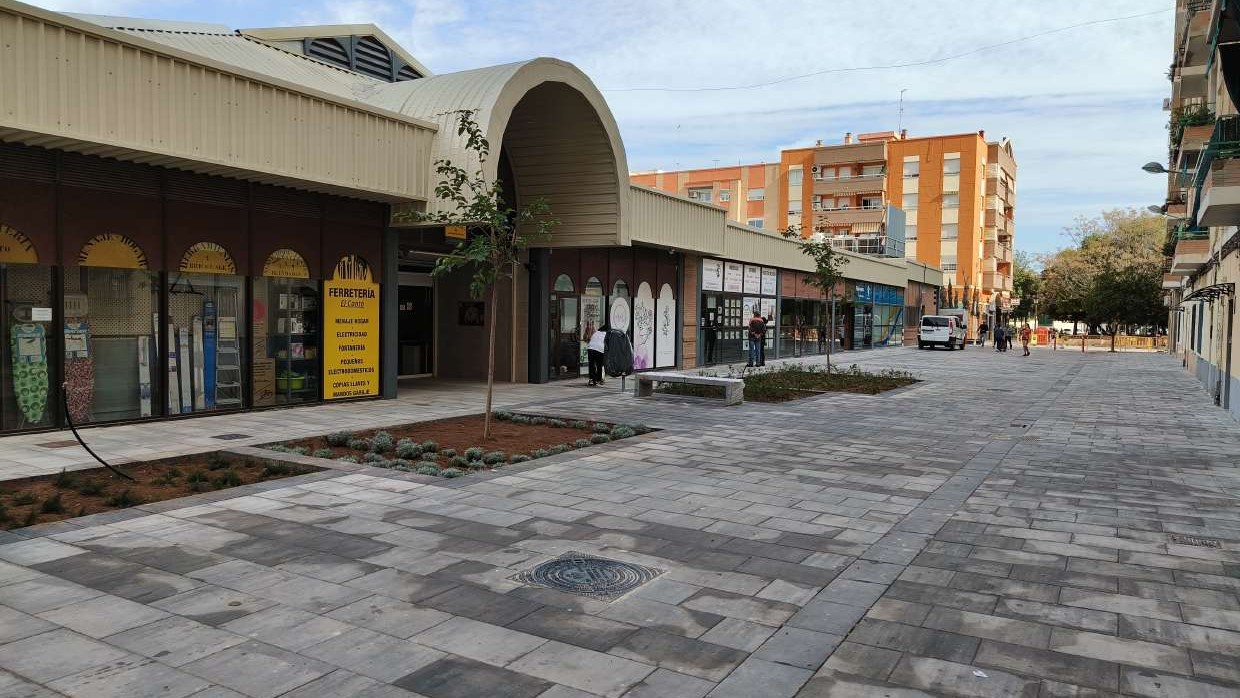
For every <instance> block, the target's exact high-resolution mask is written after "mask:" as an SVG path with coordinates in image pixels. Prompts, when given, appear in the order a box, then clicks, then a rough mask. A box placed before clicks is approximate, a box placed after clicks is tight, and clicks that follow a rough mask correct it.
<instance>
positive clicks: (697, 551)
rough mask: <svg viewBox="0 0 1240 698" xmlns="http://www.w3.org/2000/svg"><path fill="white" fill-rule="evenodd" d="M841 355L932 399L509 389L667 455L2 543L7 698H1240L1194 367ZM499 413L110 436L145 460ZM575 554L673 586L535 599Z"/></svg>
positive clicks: (1235, 552)
mask: <svg viewBox="0 0 1240 698" xmlns="http://www.w3.org/2000/svg"><path fill="white" fill-rule="evenodd" d="M845 360H846V361H847V362H853V361H856V362H857V363H859V364H862V365H863V366H864V367H866V368H871V369H879V368H899V369H905V370H910V371H913V372H914V373H916V374H917V375H918V376H919V377H921V378H923V379H924V381H923V382H922V383H919V384H918V385H916V386H913V387H911V388H908V389H904V390H900V391H896V392H893V393H889V394H886V395H882V396H873V397H871V396H856V395H831V396H825V397H819V398H813V399H806V400H802V401H798V402H794V403H785V404H780V405H762V404H754V403H746V404H744V405H742V406H739V407H723V406H721V405H720V404H718V403H716V402H712V401H703V400H680V399H675V398H670V397H658V398H655V399H650V400H638V399H636V398H633V397H631V396H629V395H627V394H623V393H621V392H620V391H619V390H591V389H586V388H581V387H578V386H563V385H561V386H550V387H546V386H514V387H506V388H504V390H502V391H501V403H503V404H504V405H505V406H508V407H510V408H517V409H521V410H525V411H528V412H536V413H543V414H556V415H565V416H572V417H587V416H588V417H592V418H601V419H608V420H614V421H621V422H642V423H646V424H648V425H651V426H655V427H658V428H659V429H660V431H658V432H655V433H652V434H647V435H644V436H641V437H638V438H635V439H630V440H625V441H623V442H619V443H616V444H608V445H604V446H599V447H596V448H591V449H587V450H583V451H580V452H570V453H566V454H563V455H560V456H555V457H552V458H549V459H546V460H539V461H536V462H535V463H534V464H532V467H527V468H524V469H521V468H517V469H513V470H512V471H509V472H506V473H503V474H502V475H500V476H499V477H493V478H489V479H484V478H476V477H467V478H462V479H460V480H454V481H445V480H436V481H434V482H428V479H426V478H414V477H409V476H404V475H402V474H400V473H393V472H391V471H384V470H369V469H368V470H364V471H360V472H351V473H345V472H337V471H326V472H322V473H315V474H311V475H306V476H301V477H298V478H293V479H290V480H285V481H278V482H274V483H266V484H263V485H255V486H249V487H244V488H239V489H238V490H233V491H230V492H225V493H213V494H211V495H206V496H203V495H200V496H199V497H197V498H191V499H189V500H179V501H173V502H163V503H159V504H154V505H148V506H144V507H139V508H137V509H132V510H125V511H121V512H115V513H111V514H104V515H96V516H92V517H87V518H85V519H78V520H75V521H71V522H66V523H62V524H54V525H48V526H43V527H40V528H39V529H38V530H33V531H32V530H26V531H23V532H19V533H17V534H3V533H0V696H6V697H7V696H30V697H40V698H41V697H44V696H59V695H67V696H82V697H89V698H107V697H109V696H117V697H120V696H124V697H131V696H167V697H170V698H179V697H182V696H194V697H195V698H225V697H234V698H236V697H238V696H250V697H254V698H274V697H275V696H286V697H288V698H317V697H321V698H328V697H337V696H362V697H367V698H379V697H384V698H395V697H398V696H404V697H406V698H408V697H410V696H425V697H427V698H480V697H484V696H485V697H497V698H498V697H514V698H518V697H530V698H533V697H535V696H540V697H542V698H587V697H589V696H607V697H610V698H618V697H621V696H623V697H625V698H655V697H666V698H700V697H702V696H712V697H725V696H727V697H740V698H758V697H761V698H779V697H782V696H798V697H802V698H810V697H818V696H884V697H888V698H913V697H915V696H926V695H952V696H985V697H991V696H1026V697H1029V698H1035V697H1046V698H1050V697H1054V698H1060V697H1063V698H1067V697H1069V696H1099V697H1101V696H1111V695H1131V696H1151V697H1153V696H1157V697H1166V696H1203V697H1204V696H1209V697H1214V696H1240V506H1238V504H1240V425H1237V424H1236V423H1235V422H1234V421H1233V420H1231V419H1230V418H1229V417H1228V416H1226V415H1225V414H1224V413H1223V412H1222V411H1220V410H1219V409H1217V408H1215V407H1213V406H1212V405H1211V404H1210V401H1209V399H1208V397H1207V396H1206V394H1205V393H1204V391H1202V390H1201V388H1200V386H1199V385H1198V384H1197V383H1196V382H1195V381H1194V380H1193V379H1191V378H1190V377H1188V376H1187V375H1186V374H1185V373H1184V372H1183V370H1182V368H1181V367H1180V365H1179V363H1178V362H1176V361H1175V359H1173V358H1170V357H1167V356H1165V355H1156V354H1121V355H1110V354H1106V353H1091V354H1088V355H1082V354H1080V353H1077V352H1058V353H1052V352H1049V351H1046V350H1036V351H1035V353H1034V355H1033V356H1032V357H1030V358H1028V359H1023V358H1021V357H1020V356H1019V355H1018V354H1017V353H1009V354H1005V355H1000V354H997V353H995V352H993V351H991V350H988V349H987V350H979V349H977V348H970V350H968V351H964V352H945V351H935V352H919V351H916V350H912V349H889V350H883V351H875V352H870V353H865V354H854V355H848V356H847V357H845ZM609 385H610V384H609ZM478 395H479V393H478V392H477V390H476V389H475V388H469V389H467V388H460V389H457V390H452V389H449V388H446V387H444V386H442V385H437V384H427V386H426V389H425V390H420V389H419V387H418V386H414V387H412V388H410V389H408V390H407V391H406V392H405V393H404V394H403V396H402V399H401V400H398V401H388V402H379V403H368V404H364V405H349V406H339V405H338V406H329V407H316V408H312V409H307V410H300V411H280V412H267V413H258V414H250V415H238V416H234V417H219V418H209V419H204V420H191V421H183V422H178V423H175V424H157V425H142V426H140V427H138V426H135V427H117V428H112V429H100V430H91V432H89V433H88V434H87V436H88V438H90V439H91V440H92V441H94V440H96V439H101V440H104V442H105V443H106V445H105V446H104V447H103V450H105V451H107V450H108V449H112V451H111V452H112V453H114V454H121V453H127V454H128V455H130V456H131V457H141V454H142V453H147V452H148V451H141V450H136V449H151V450H150V451H149V453H165V452H172V451H177V450H178V449H181V452H184V451H185V450H194V449H197V450H202V449H205V448H214V447H219V445H220V444H218V442H214V441H212V438H211V437H212V436H213V435H216V434H218V433H222V431H223V430H225V429H227V430H230V431H244V432H245V433H250V434H252V435H254V436H255V437H261V435H262V434H263V432H258V431H256V430H257V429H262V428H266V429H268V432H266V437H265V438H254V439H251V440H248V441H243V442H244V443H251V442H254V441H261V440H265V439H270V438H272V437H273V436H274V435H275V434H276V433H278V434H279V435H280V436H284V437H292V436H296V435H300V434H304V433H312V432H315V431H318V432H322V431H326V430H328V429H332V428H338V426H339V425H341V424H342V423H347V424H353V425H356V426H363V425H368V426H378V425H382V424H392V423H401V422H408V421H412V420H415V419H425V418H428V417H431V416H446V414H448V413H450V412H454V411H456V413H464V412H468V411H474V410H476V407H474V404H475V403H473V402H471V400H474V399H476V398H477V397H478ZM436 404H439V405H440V407H437V406H436ZM291 416H297V421H298V422H299V423H300V424H302V425H303V426H302V427H300V428H296V429H294V428H291V427H289V426H288V424H289V422H290V417H291ZM303 417H304V418H303ZM213 420H218V421H215V422H214V423H212V422H213ZM161 430H167V433H169V434H174V436H171V437H162V438H165V439H166V441H165V442H164V444H163V445H158V444H157V443H155V442H157V441H159V439H160V438H161V437H160V436H159V434H160V433H161ZM193 430H199V431H197V432H196V435H194V434H192V433H190V432H193ZM137 436H141V439H140V442H141V443H138V444H135V445H130V444H128V443H127V439H134V438H135V437H137ZM62 438H63V437H62V436H61V435H59V434H57V435H47V434H42V435H34V436H23V437H18V438H15V439H0V459H3V460H4V462H5V464H6V465H7V466H8V467H9V468H10V472H17V471H19V470H22V469H23V468H25V469H28V468H31V467H35V466H36V465H38V466H39V467H54V468H56V469H58V468H59V467H66V466H67V467H74V466H75V465H78V464H79V463H78V458H77V456H76V455H65V456H56V451H57V450H59V449H49V448H46V447H41V446H38V445H37V444H39V443H42V442H48V441H55V440H58V439H62ZM188 438H195V439H197V440H195V441H193V442H187V441H186V439H188ZM40 449H42V450H43V451H47V452H48V453H49V457H50V456H56V457H60V458H62V459H64V460H67V461H69V462H66V463H60V462H56V463H55V465H53V466H48V465H46V464H32V463H30V462H29V459H30V458H34V457H37V454H39V453H40ZM126 449H134V450H131V451H126ZM72 450H73V451H76V449H72ZM64 451H65V452H66V453H69V452H70V449H68V448H66V449H64ZM49 462H50V461H49ZM81 464H83V465H84V464H85V462H84V461H83V462H82V463H81ZM569 552H574V553H582V554H587V555H593V556H598V557H603V558H610V559H614V560H621V561H626V562H630V563H635V564H638V565H641V566H644V567H648V568H653V569H654V570H656V571H657V576H656V577H654V579H653V580H651V581H648V582H646V583H644V584H642V585H641V586H639V587H638V588H637V589H636V590H634V591H632V592H630V593H629V594H627V595H625V596H622V597H620V598H619V599H616V600H612V601H607V600H602V599H597V598H590V597H586V596H578V595H573V594H569V593H565V592H561V591H555V590H552V589H548V588H545V587H541V586H537V585H534V584H531V583H527V582H525V581H519V580H515V579H514V577H516V576H517V575H519V574H521V573H522V572H524V571H526V570H529V569H530V568H531V567H533V566H535V565H537V564H539V563H541V562H544V561H547V560H550V559H553V558H555V557H557V556H560V555H562V554H564V553H569Z"/></svg>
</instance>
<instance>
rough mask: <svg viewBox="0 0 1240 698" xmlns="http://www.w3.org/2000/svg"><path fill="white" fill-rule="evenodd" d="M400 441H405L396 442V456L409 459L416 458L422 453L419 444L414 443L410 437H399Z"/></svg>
mask: <svg viewBox="0 0 1240 698" xmlns="http://www.w3.org/2000/svg"><path fill="white" fill-rule="evenodd" d="M401 441H402V442H405V443H399V444H397V446H396V457H397V458H408V459H409V460H413V459H415V458H417V457H418V456H420V455H422V446H421V445H419V444H416V443H414V442H413V441H412V440H410V439H401Z"/></svg>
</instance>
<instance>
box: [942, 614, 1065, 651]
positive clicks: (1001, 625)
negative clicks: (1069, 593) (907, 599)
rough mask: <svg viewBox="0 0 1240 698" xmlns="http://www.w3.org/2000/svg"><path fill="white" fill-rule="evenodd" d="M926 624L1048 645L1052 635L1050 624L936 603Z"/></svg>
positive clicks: (1000, 639)
mask: <svg viewBox="0 0 1240 698" xmlns="http://www.w3.org/2000/svg"><path fill="white" fill-rule="evenodd" d="M922 625H923V626H925V627H927V628H934V629H935V630H946V631H948V632H952V633H958V634H960V635H970V636H972V637H981V638H986V639H988V640H997V641H999V642H1006V643H1009V644H1013V645H1025V646H1026V647H1038V648H1045V647H1046V646H1047V644H1048V643H1049V642H1050V636H1051V627H1050V626H1047V625H1040V624H1038V623H1030V622H1028V621H1023V620H1014V619H1011V618H1000V617H998V616H991V615H986V614H982V613H971V612H969V611H960V610H957V609H954V608H944V607H942V606H936V607H935V608H934V610H933V611H931V612H930V615H929V616H927V617H926V619H925V621H923V623H922Z"/></svg>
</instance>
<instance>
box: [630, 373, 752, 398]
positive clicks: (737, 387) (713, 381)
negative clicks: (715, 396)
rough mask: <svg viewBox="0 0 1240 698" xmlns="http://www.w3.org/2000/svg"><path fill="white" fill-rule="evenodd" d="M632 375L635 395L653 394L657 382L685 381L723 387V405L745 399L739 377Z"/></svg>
mask: <svg viewBox="0 0 1240 698" xmlns="http://www.w3.org/2000/svg"><path fill="white" fill-rule="evenodd" d="M633 377H634V378H636V379H637V397H650V396H652V395H654V386H655V384H657V383H685V384H688V385H705V386H709V387H712V388H723V404H725V405H739V404H741V403H742V402H744V401H745V381H743V380H741V379H740V378H720V377H718V376H692V375H685V374H683V373H669V372H666V371H645V372H642V373H637V374H634V376H633Z"/></svg>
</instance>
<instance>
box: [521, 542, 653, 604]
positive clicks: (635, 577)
mask: <svg viewBox="0 0 1240 698" xmlns="http://www.w3.org/2000/svg"><path fill="white" fill-rule="evenodd" d="M661 574H663V570H658V569H654V568H653V567H643V566H641V565H635V564H633V563H631V562H621V561H620V560H608V559H605V558H601V557H594V556H592V555H586V554H584V553H571V552H570V553H564V554H563V555H561V556H559V557H557V558H556V559H554V560H549V561H547V562H544V563H542V564H541V565H537V566H536V567H534V568H533V569H529V570H526V571H524V572H521V573H520V574H515V575H513V576H512V577H509V579H512V580H513V581H517V582H522V583H524V584H533V585H535V586H540V587H547V588H548V589H555V590H556V591H567V592H569V593H570V594H578V595H581V596H589V597H591V598H595V599H602V600H604V601H612V600H614V599H618V598H620V597H621V596H624V595H625V594H627V593H629V592H630V591H632V590H634V589H636V588H637V587H639V586H641V585H643V584H645V583H646V582H648V581H650V580H652V579H654V578H655V577H657V576H659V575H661Z"/></svg>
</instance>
